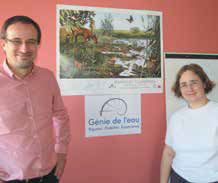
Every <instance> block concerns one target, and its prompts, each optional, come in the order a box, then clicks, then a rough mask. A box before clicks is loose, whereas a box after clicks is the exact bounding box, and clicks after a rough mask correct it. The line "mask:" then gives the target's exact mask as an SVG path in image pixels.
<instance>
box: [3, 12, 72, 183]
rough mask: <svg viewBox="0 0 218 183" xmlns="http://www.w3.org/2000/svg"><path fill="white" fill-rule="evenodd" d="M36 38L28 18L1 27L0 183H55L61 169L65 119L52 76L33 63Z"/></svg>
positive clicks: (65, 142) (36, 30)
mask: <svg viewBox="0 0 218 183" xmlns="http://www.w3.org/2000/svg"><path fill="white" fill-rule="evenodd" d="M40 40H41V30H40V27H39V25H38V24H37V23H36V22H34V21H33V20H32V19H30V18H29V17H26V16H14V17H11V18H9V19H7V20H6V21H5V23H4V25H3V27H2V32H1V47H2V49H3V51H4V53H5V55H6V59H5V60H4V62H3V64H2V65H1V67H0V86H1V87H0V183H2V182H7V183H25V182H28V183H38V182H43V183H57V182H58V180H59V179H60V178H61V176H62V174H63V171H64V167H65V163H66V153H67V147H68V144H69V138H70V132H69V118H68V115H67V112H66V110H65V108H64V105H63V102H62V98H61V95H60V90H59V87H58V85H57V82H56V80H55V77H54V75H53V74H52V72H51V71H49V70H47V69H44V68H40V67H38V66H36V65H34V60H35V59H36V56H37V50H38V46H39V44H40ZM54 132H55V133H54Z"/></svg>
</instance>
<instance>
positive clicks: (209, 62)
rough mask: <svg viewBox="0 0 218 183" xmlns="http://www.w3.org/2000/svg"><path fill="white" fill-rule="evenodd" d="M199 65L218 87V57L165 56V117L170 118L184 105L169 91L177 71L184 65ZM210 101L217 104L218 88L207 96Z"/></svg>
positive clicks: (198, 55)
mask: <svg viewBox="0 0 218 183" xmlns="http://www.w3.org/2000/svg"><path fill="white" fill-rule="evenodd" d="M191 63H195V64H199V65H200V66H201V67H202V68H203V70H204V71H205V72H206V73H207V75H208V77H209V78H210V79H211V80H212V81H214V82H215V83H216V85H218V72H217V71H218V55H207V54H187V53H186V54H176V53H166V54H165V85H166V116H167V119H169V118H170V116H171V115H172V113H173V112H175V111H176V110H178V109H179V108H181V107H183V106H184V105H186V102H185V101H184V100H183V99H179V98H177V97H175V96H174V94H173V92H172V91H171V88H172V85H173V83H174V82H175V79H176V74H177V72H178V71H179V69H180V68H181V67H182V66H183V65H186V64H191ZM208 98H209V99H210V100H214V101H217V102H218V86H215V88H214V89H213V90H212V91H211V92H210V93H209V94H208Z"/></svg>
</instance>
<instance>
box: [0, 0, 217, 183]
mask: <svg viewBox="0 0 218 183" xmlns="http://www.w3.org/2000/svg"><path fill="white" fill-rule="evenodd" d="M56 4H72V5H81V6H96V7H112V8H122V9H136V10H156V11H162V12H163V37H164V41H163V43H164V52H192V53H216V54H218V46H217V42H218V40H217V33H218V23H217V20H218V11H217V7H218V1H217V0H210V1H204V0H182V1H172V0H152V1H148V0H133V1H127V0H37V1H34V0H21V1H15V0H6V1H2V2H1V5H0V12H1V15H0V17H1V18H0V26H2V23H3V21H4V20H5V19H6V18H8V17H9V16H13V15H18V14H22V15H27V16H30V17H32V18H33V19H35V20H36V21H37V22H38V23H39V24H40V25H41V28H42V32H43V35H42V45H41V48H40V51H39V55H38V60H37V63H38V64H39V65H41V66H44V67H47V68H50V69H51V70H53V71H54V73H55V68H56ZM3 58H4V55H3V53H2V51H1V52H0V60H2V59H3ZM64 102H65V105H66V107H67V108H68V111H69V114H70V117H71V127H72V129H71V131H72V142H71V144H70V152H69V157H68V163H67V166H66V171H65V174H64V177H63V178H62V181H61V182H62V183H130V182H134V183H158V182H159V164H160V158H161V149H162V147H163V141H164V136H165V130H166V120H165V95H164V94H144V95H142V123H143V124H142V134H140V135H124V136H112V137H98V138H85V137H84V97H83V96H68V97H64Z"/></svg>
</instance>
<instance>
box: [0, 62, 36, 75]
mask: <svg viewBox="0 0 218 183" xmlns="http://www.w3.org/2000/svg"><path fill="white" fill-rule="evenodd" d="M3 70H4V72H5V73H6V74H7V75H8V76H9V77H11V78H16V76H15V74H14V73H13V71H12V70H11V69H10V68H9V66H8V64H7V60H4V62H3ZM35 72H36V66H35V65H33V68H32V71H31V72H30V73H29V74H28V75H27V76H30V75H32V74H34V73H35ZM27 76H26V77H27Z"/></svg>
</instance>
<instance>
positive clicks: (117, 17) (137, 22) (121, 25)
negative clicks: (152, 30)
mask: <svg viewBox="0 0 218 183" xmlns="http://www.w3.org/2000/svg"><path fill="white" fill-rule="evenodd" d="M95 13H96V15H95V17H94V19H95V26H96V29H99V28H101V20H104V19H105V17H108V15H109V14H111V16H112V18H113V26H114V30H129V29H130V28H132V27H138V28H139V29H140V30H145V27H147V22H148V21H147V15H143V14H134V13H133V14H131V13H114V12H111V13H108V12H100V11H96V12H95ZM130 15H132V16H133V22H132V23H129V22H128V21H127V20H126V19H129V18H130ZM142 16H143V17H144V20H145V23H144V24H145V25H143V22H142V18H141V17H142ZM87 26H88V25H87ZM143 26H145V27H143Z"/></svg>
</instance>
